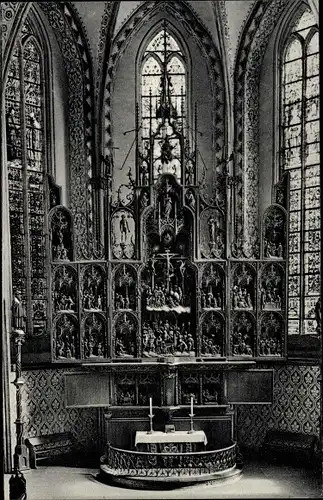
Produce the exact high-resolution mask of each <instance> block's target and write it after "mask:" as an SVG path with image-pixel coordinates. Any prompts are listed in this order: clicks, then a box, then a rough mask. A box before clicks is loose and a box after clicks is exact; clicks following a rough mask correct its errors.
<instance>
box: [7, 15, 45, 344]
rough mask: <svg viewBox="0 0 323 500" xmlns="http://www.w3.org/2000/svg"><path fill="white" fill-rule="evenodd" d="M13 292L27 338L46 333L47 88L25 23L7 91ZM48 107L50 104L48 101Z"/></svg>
mask: <svg viewBox="0 0 323 500" xmlns="http://www.w3.org/2000/svg"><path fill="white" fill-rule="evenodd" d="M5 99H6V138H7V167H8V183H9V215H10V234H11V261H12V288H13V294H14V295H15V296H20V297H21V300H22V302H23V304H24V305H25V308H26V315H27V325H26V328H27V334H29V335H41V334H43V333H44V332H45V331H46V318H47V317H48V315H47V304H48V297H47V293H48V283H47V276H48V270H47V261H46V253H47V252H46V246H47V241H46V238H47V236H46V234H47V231H46V227H47V220H46V219H47V217H46V216H47V212H48V206H47V194H46V182H45V181H46V178H45V176H46V172H47V165H46V163H47V162H46V137H47V134H46V132H47V131H46V119H45V118H46V117H45V106H46V89H45V71H44V47H43V46H42V43H41V40H40V38H39V36H38V34H37V32H36V30H35V29H34V27H33V25H32V24H31V23H30V22H29V21H26V22H25V24H24V26H23V29H22V31H21V35H20V37H19V40H18V42H17V45H16V47H15V51H14V54H13V56H12V60H11V63H10V67H9V74H8V80H7V83H6V89H5ZM47 105H48V102H47Z"/></svg>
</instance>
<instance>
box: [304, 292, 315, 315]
mask: <svg viewBox="0 0 323 500" xmlns="http://www.w3.org/2000/svg"><path fill="white" fill-rule="evenodd" d="M317 299H318V297H305V314H304V316H305V318H313V319H314V318H315V304H316V301H317Z"/></svg>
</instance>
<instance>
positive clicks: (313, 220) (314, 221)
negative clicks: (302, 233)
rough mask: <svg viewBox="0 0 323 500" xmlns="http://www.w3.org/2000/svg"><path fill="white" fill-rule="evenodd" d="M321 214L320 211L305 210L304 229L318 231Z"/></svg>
mask: <svg viewBox="0 0 323 500" xmlns="http://www.w3.org/2000/svg"><path fill="white" fill-rule="evenodd" d="M320 221H321V214H320V210H317V209H314V210H306V211H305V229H306V230H309V229H310V230H315V229H320V227H321V226H320Z"/></svg>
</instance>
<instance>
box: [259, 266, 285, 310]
mask: <svg viewBox="0 0 323 500" xmlns="http://www.w3.org/2000/svg"><path fill="white" fill-rule="evenodd" d="M282 281H283V278H282V274H281V273H280V272H279V270H278V269H276V268H275V267H274V266H273V265H272V266H270V268H266V269H265V271H264V272H263V275H262V280H261V283H262V286H261V291H260V294H261V295H260V297H261V307H262V309H263V310H275V309H276V310H280V309H281V308H282V294H283V287H282V285H283V283H282Z"/></svg>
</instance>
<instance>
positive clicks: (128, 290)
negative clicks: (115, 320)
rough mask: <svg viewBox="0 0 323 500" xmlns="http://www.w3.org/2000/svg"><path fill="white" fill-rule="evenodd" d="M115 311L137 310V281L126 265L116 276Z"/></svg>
mask: <svg viewBox="0 0 323 500" xmlns="http://www.w3.org/2000/svg"><path fill="white" fill-rule="evenodd" d="M115 309H116V310H121V309H128V310H133V309H136V279H135V277H134V275H133V273H132V271H130V270H129V269H127V268H126V266H125V265H124V266H123V267H122V271H119V272H118V273H117V274H116V280H115Z"/></svg>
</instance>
